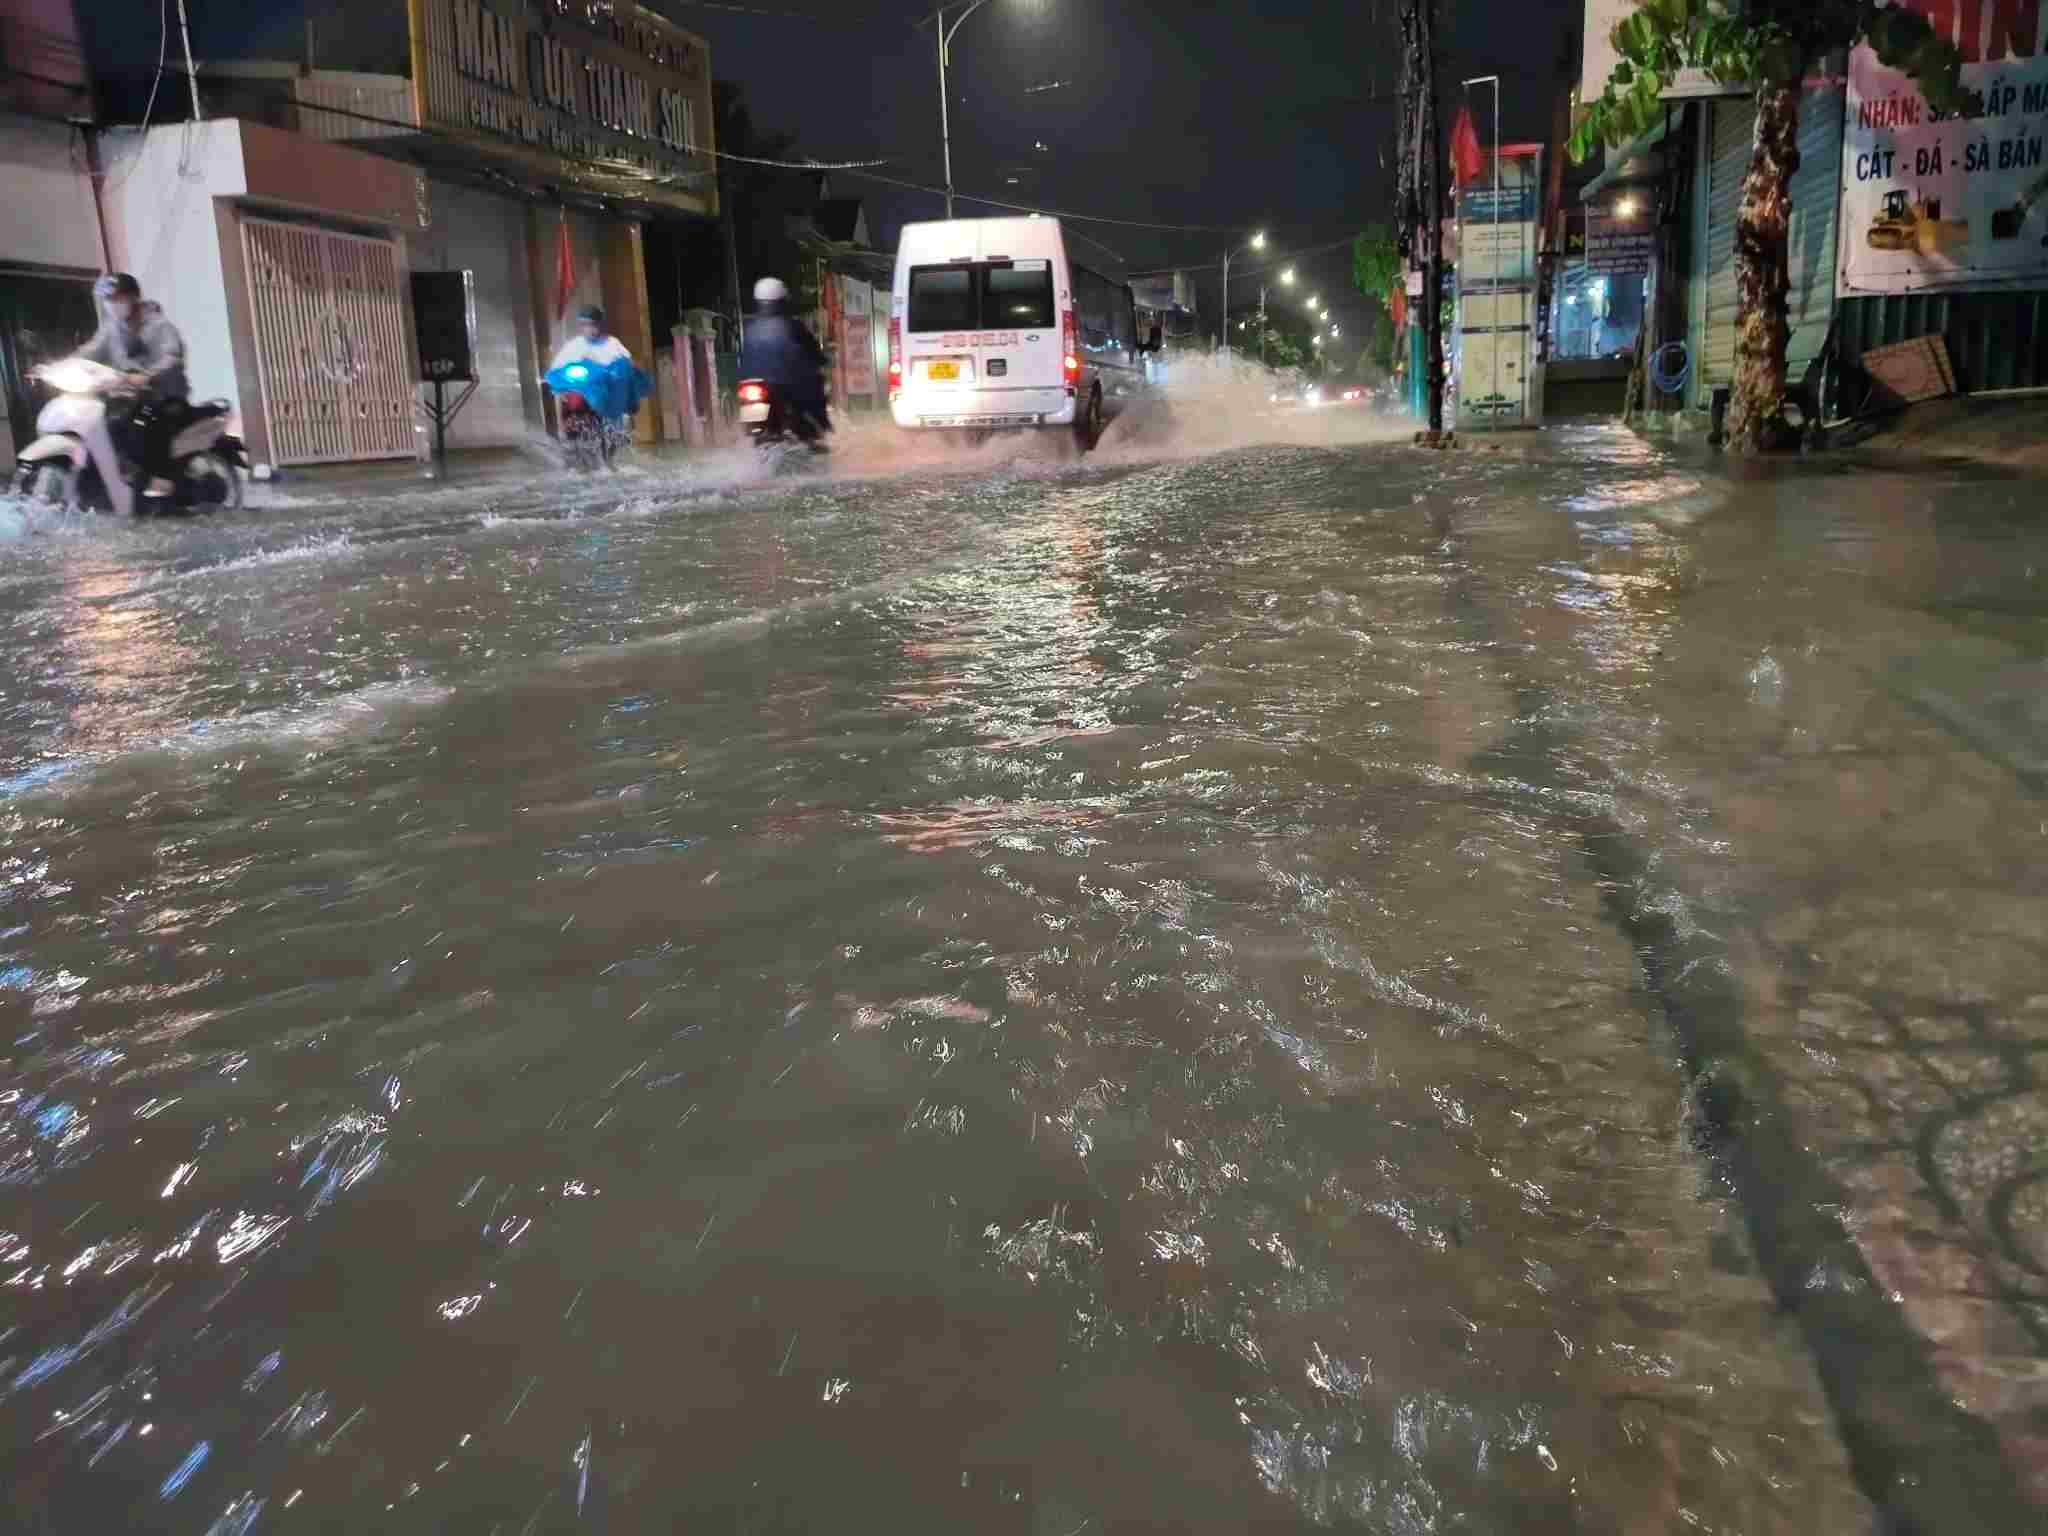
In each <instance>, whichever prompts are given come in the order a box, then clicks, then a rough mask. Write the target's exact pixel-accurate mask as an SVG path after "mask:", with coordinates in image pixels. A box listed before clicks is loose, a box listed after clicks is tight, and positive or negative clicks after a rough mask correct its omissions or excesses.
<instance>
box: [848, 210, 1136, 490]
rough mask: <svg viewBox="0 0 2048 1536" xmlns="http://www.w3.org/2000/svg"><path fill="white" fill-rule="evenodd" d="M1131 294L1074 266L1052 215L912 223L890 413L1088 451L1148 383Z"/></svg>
mask: <svg viewBox="0 0 2048 1536" xmlns="http://www.w3.org/2000/svg"><path fill="white" fill-rule="evenodd" d="M1159 345H1160V342H1159V332H1158V328H1157V327H1156V326H1155V327H1154V328H1153V330H1152V333H1151V334H1150V335H1149V336H1147V337H1146V338H1145V339H1144V340H1143V341H1140V340H1139V338H1138V313H1137V306H1136V304H1135V302H1134V301H1133V299H1132V297H1131V290H1130V285H1129V284H1127V283H1119V282H1115V281H1113V280H1111V279H1109V278H1106V277H1103V276H1102V275H1101V274H1099V273H1096V272H1091V271H1089V270H1088V268H1086V267H1083V266H1079V265H1077V264H1076V263H1074V262H1072V261H1071V260H1069V258H1068V255H1067V243H1066V236H1065V234H1064V233H1063V232H1062V231H1061V229H1060V223H1059V220H1057V219H1041V218H1011V219H948V220H943V221H940V222H935V223H928V224H907V225H905V226H904V228H903V238H902V240H901V241H900V242H899V243H898V245H897V247H896V281H895V287H894V291H893V292H892V294H891V296H890V302H889V412H890V415H891V416H892V417H893V418H894V419H895V422H896V425H897V426H899V427H902V428H904V429H905V430H908V431H924V430H931V429H937V430H952V431H960V430H966V431H990V430H996V429H1005V428H1040V429H1042V428H1048V427H1052V428H1060V427H1063V428H1066V429H1068V430H1069V431H1071V432H1072V433H1073V434H1074V441H1075V442H1076V444H1077V445H1078V446H1079V448H1080V450H1081V451H1082V452H1083V453H1085V452H1087V451H1088V450H1089V449H1091V448H1093V447H1094V446H1095V443H1096V440H1097V439H1098V438H1100V437H1101V435H1102V428H1103V424H1104V423H1105V422H1106V421H1107V420H1109V419H1111V418H1112V417H1114V416H1115V415H1116V414H1117V413H1118V411H1119V410H1120V409H1121V408H1122V407H1123V406H1124V405H1125V404H1127V403H1129V401H1130V400H1131V399H1132V398H1133V397H1134V396H1136V395H1138V394H1139V393H1140V392H1142V391H1143V390H1144V388H1145V359H1146V357H1147V356H1148V355H1149V354H1151V353H1153V352H1155V351H1157V350H1159Z"/></svg>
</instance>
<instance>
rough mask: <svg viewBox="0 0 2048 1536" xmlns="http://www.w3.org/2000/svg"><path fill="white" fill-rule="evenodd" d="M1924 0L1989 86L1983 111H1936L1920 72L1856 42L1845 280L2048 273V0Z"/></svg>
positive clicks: (1966, 282)
mask: <svg viewBox="0 0 2048 1536" xmlns="http://www.w3.org/2000/svg"><path fill="white" fill-rule="evenodd" d="M1915 9H1917V10H1919V11H1921V12H1922V13H1923V14H1925V15H1927V16H1928V17H1929V19H1930V20H1931V21H1932V22H1933V23H1934V25H1935V28H1936V30H1937V31H1938V32H1939V31H1941V30H1943V29H1947V32H1948V36H1949V39H1950V41H1952V42H1954V43H1955V44H1956V45H1957V47H1958V48H1959V49H1960V50H1961V52H1962V56H1963V70H1962V78H1963V84H1964V85H1966V86H1969V87H1971V88H1972V89H1974V90H1977V91H1979V92H1981V93H1982V94H1983V98H1984V109H1983V113H1982V115H1980V116H1977V117H1972V118H1948V119H1940V118H1937V117H1936V116H1935V115H1934V113H1933V112H1931V111H1930V110H1929V109H1928V106H1927V102H1926V100H1925V99H1924V98H1923V97H1922V96H1921V94H1920V92H1919V90H1918V89H1917V88H1916V87H1915V86H1914V84H1913V82H1912V80H1911V79H1910V78H1908V77H1907V76H1906V75H1904V74H1901V73H1900V72H1899V71H1897V70H1893V69H1887V68H1886V67H1885V66H1884V65H1883V64H1882V63H1880V62H1879V61H1878V58H1877V55H1876V53H1875V52H1873V51H1872V50H1871V49H1870V48H1868V47H1867V46H1859V47H1857V48H1855V49H1853V50H1852V51H1851V52H1850V54H1849V93H1848V100H1847V103H1846V124H1845V129H1844V132H1843V135H1842V212H1841V236H1840V248H1841V287H1842V290H1843V291H1844V292H1851V293H1913V292H1918V291H1921V290H1925V289H1943V288H1949V289H1954V288H1998V287H2017V286H2023V285H2024V286H2033V285H2036V284H2040V283H2042V282H2044V281H2048V52H2044V51H2043V44H2044V43H2048V8H2044V7H2042V6H2041V5H2040V4H2039V0H1977V3H1972V4H1969V5H1948V6H1933V7H1929V6H1928V5H1925V4H1921V5H1916V6H1915ZM1964 22H1968V23H1969V25H1967V26H1965V25H1964V24H1963V23H1964Z"/></svg>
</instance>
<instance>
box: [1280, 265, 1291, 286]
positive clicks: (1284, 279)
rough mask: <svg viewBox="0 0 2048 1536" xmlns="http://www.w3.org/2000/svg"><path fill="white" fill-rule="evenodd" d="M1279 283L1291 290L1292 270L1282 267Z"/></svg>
mask: <svg viewBox="0 0 2048 1536" xmlns="http://www.w3.org/2000/svg"><path fill="white" fill-rule="evenodd" d="M1280 281H1281V283H1282V284H1283V285H1284V286H1286V287H1289V288H1292V287H1293V286H1294V268H1292V267H1282V268H1281V269H1280Z"/></svg>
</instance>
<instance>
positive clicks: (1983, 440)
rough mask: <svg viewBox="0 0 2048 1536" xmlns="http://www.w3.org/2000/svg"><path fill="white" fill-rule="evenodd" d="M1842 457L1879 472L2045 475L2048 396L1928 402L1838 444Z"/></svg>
mask: <svg viewBox="0 0 2048 1536" xmlns="http://www.w3.org/2000/svg"><path fill="white" fill-rule="evenodd" d="M1838 441H1840V442H1841V444H1842V448H1841V451H1842V453H1843V456H1844V457H1847V458H1851V459H1855V460H1859V461H1865V462H1869V463H1871V464H1876V465H1882V466H1883V467H1885V468H1888V469H1890V468H1901V469H1905V468H1946V467H1983V468H1996V469H2005V470H2011V471H2015V472H2021V473H2040V472H2048V392H2043V393H2040V394H2026V395H2017V394H2016V395H1994V396H1988V397H1987V396H1981V395H1980V396H1968V395H1958V396H1953V397H1951V398H1949V399H1946V400H1928V401H1925V402H1923V403H1921V404H1919V405H1912V406H1908V407H1907V408H1906V409H1905V410H1904V411H1902V412H1900V413H1899V414H1898V415H1896V416H1894V417H1891V418H1890V419H1888V420H1886V421H1882V422H1878V423H1876V424H1875V425H1874V427H1873V429H1871V430H1870V431H1869V432H1868V434H1867V435H1865V436H1862V437H1858V438H1854V439H1852V438H1851V436H1850V433H1849V431H1848V430H1847V429H1845V430H1844V431H1843V432H1842V433H1841V434H1840V437H1839V439H1838Z"/></svg>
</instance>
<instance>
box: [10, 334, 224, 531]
mask: <svg viewBox="0 0 2048 1536" xmlns="http://www.w3.org/2000/svg"><path fill="white" fill-rule="evenodd" d="M35 377H36V378H38V379H40V380H41V381H42V382H43V383H45V384H48V385H49V386H50V387H51V388H53V389H55V390H56V391H57V394H56V396H55V397H54V398H53V399H51V400H50V402H49V403H48V404H46V405H45V406H44V407H43V409H42V412H41V413H40V414H39V415H38V416H37V417H36V432H37V434H38V436H37V437H36V440H35V441H34V442H32V443H30V444H29V445H28V446H27V447H26V448H24V449H22V451H21V452H20V454H19V455H17V456H16V458H15V461H14V463H15V489H16V491H17V492H19V493H20V494H21V495H23V496H26V497H29V498H30V499H32V500H36V501H40V502H42V503H43V504H45V505H47V506H75V507H79V508H81V509H84V510H88V511H101V512H104V511H113V512H118V513H120V514H121V515H123V516H124V517H125V516H134V515H136V514H138V513H142V512H148V511H153V510H156V509H157V508H158V507H159V506H163V507H164V509H165V510H176V511H191V510H193V509H195V508H199V509H205V510H208V511H211V510H213V509H215V508H219V507H228V508H238V507H240V506H241V505H242V474H241V472H242V470H244V469H246V468H248V466H249V455H248V451H247V450H246V449H245V448H244V447H243V446H242V440H241V438H240V437H239V436H238V435H237V434H236V433H235V432H233V431H231V430H230V428H231V427H232V426H233V422H232V419H231V414H230V408H229V406H228V403H227V402H226V401H225V400H213V401H209V402H207V403H206V404H204V405H195V406H191V407H189V408H188V411H187V415H186V419H185V424H184V425H183V426H182V427H181V428H180V429H179V431H178V435H177V436H176V437H175V438H173V439H172V440H171V453H170V459H171V472H170V481H171V486H172V490H171V494H170V495H169V496H167V497H164V498H162V500H161V502H159V500H158V499H157V498H154V497H146V496H144V495H143V494H142V488H143V483H144V481H143V475H142V470H141V466H140V462H139V460H140V456H141V446H142V445H141V441H140V427H139V426H138V424H137V423H136V421H135V413H134V412H132V411H126V410H123V411H120V412H116V411H114V410H113V409H111V403H112V402H120V401H123V400H124V399H125V398H126V397H128V396H131V395H132V394H133V389H132V386H131V385H130V384H129V382H128V377H127V375H125V374H123V373H120V372H119V371H117V370H115V369H112V368H109V367H106V366H105V365H104V364H101V363H94V362H88V361H87V360H86V359H84V358H82V357H67V358H64V359H62V360H61V361H58V362H54V363H47V364H45V365H44V366H43V367H41V368H39V369H37V370H36V373H35Z"/></svg>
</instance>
